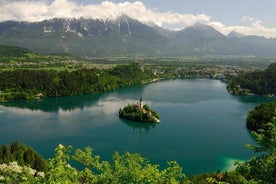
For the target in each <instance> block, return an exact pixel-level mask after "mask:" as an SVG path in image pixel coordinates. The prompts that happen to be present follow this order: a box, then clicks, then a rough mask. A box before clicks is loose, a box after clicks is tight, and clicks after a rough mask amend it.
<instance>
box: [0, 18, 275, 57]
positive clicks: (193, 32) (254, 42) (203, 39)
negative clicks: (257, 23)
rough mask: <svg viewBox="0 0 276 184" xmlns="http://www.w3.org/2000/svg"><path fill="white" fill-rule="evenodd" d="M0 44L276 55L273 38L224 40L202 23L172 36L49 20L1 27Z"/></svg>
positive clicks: (116, 52)
mask: <svg viewBox="0 0 276 184" xmlns="http://www.w3.org/2000/svg"><path fill="white" fill-rule="evenodd" d="M0 44H2V45H11V46H18V47H24V48H28V49H30V50H32V51H35V52H40V53H69V54H72V55H75V56H80V57H95V56H165V57H183V56H206V55H208V56H209V55H219V56H257V57H275V56H276V39H275V38H273V39H272V38H270V39H267V38H265V37H260V36H245V35H241V34H239V33H237V32H231V33H229V34H228V35H224V34H222V33H220V32H219V31H217V30H216V29H214V28H213V27H211V26H208V25H204V24H195V25H193V26H190V27H186V28H184V29H183V30H180V31H172V30H167V29H164V28H161V27H158V26H156V25H149V24H145V23H142V22H139V21H137V20H135V19H132V18H130V17H128V16H126V15H122V16H120V17H118V18H116V19H114V20H102V19H84V18H78V19H75V18H54V19H50V20H44V21H40V22H19V21H5V22H0Z"/></svg>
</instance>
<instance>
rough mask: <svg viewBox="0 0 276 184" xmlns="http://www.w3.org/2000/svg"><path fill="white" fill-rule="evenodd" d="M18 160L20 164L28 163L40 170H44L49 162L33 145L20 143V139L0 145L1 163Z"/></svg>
mask: <svg viewBox="0 0 276 184" xmlns="http://www.w3.org/2000/svg"><path fill="white" fill-rule="evenodd" d="M13 161H16V162H17V163H18V164H19V165H27V166H30V167H31V168H33V169H36V170H38V171H43V170H44V169H45V168H46V166H47V162H46V161H45V160H44V159H43V158H42V156H40V155H39V154H38V153H37V152H36V151H34V150H33V149H32V148H31V147H28V146H26V145H24V144H20V143H19V142H18V141H15V142H13V143H12V145H11V146H8V145H7V144H5V145H3V146H1V147H0V164H2V163H10V162H13Z"/></svg>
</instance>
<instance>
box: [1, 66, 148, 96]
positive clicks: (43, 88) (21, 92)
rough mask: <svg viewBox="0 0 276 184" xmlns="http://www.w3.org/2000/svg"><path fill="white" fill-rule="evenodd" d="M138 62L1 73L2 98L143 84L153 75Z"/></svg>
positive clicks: (55, 94) (75, 92)
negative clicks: (95, 66) (70, 68)
mask: <svg viewBox="0 0 276 184" xmlns="http://www.w3.org/2000/svg"><path fill="white" fill-rule="evenodd" d="M153 77H154V76H153V74H152V72H151V71H149V70H147V69H144V70H143V71H142V70H141V69H140V67H139V66H138V65H137V64H131V65H118V66H116V67H114V68H111V69H105V70H103V69H80V70H76V71H71V72H69V71H66V70H65V71H56V70H26V69H23V70H12V71H2V72H0V101H1V100H2V101H9V100H20V99H30V98H35V97H36V95H38V94H40V95H42V96H44V97H53V96H71V95H80V94H95V93H100V92H106V91H111V90H114V89H116V88H119V87H123V86H128V85H134V84H141V83H143V82H145V81H147V80H151V79H152V78H153Z"/></svg>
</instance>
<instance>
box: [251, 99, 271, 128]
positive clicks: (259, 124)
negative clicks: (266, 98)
mask: <svg viewBox="0 0 276 184" xmlns="http://www.w3.org/2000/svg"><path fill="white" fill-rule="evenodd" d="M275 111H276V102H270V103H264V104H261V105H258V106H256V107H255V108H254V109H253V110H251V111H250V112H249V113H248V115H247V119H246V126H247V128H248V129H249V130H250V131H254V132H257V133H259V130H261V129H264V128H265V126H266V124H267V123H269V122H271V121H272V119H273V117H275Z"/></svg>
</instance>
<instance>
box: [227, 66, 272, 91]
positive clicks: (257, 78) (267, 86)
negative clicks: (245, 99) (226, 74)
mask: <svg viewBox="0 0 276 184" xmlns="http://www.w3.org/2000/svg"><path fill="white" fill-rule="evenodd" d="M227 89H228V91H229V92H230V93H233V94H237V95H248V94H258V95H273V94H276V63H273V64H270V65H269V66H268V68H267V69H265V70H263V71H254V72H244V73H240V74H239V75H238V76H236V77H233V78H231V79H230V80H229V81H228V82H227Z"/></svg>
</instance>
